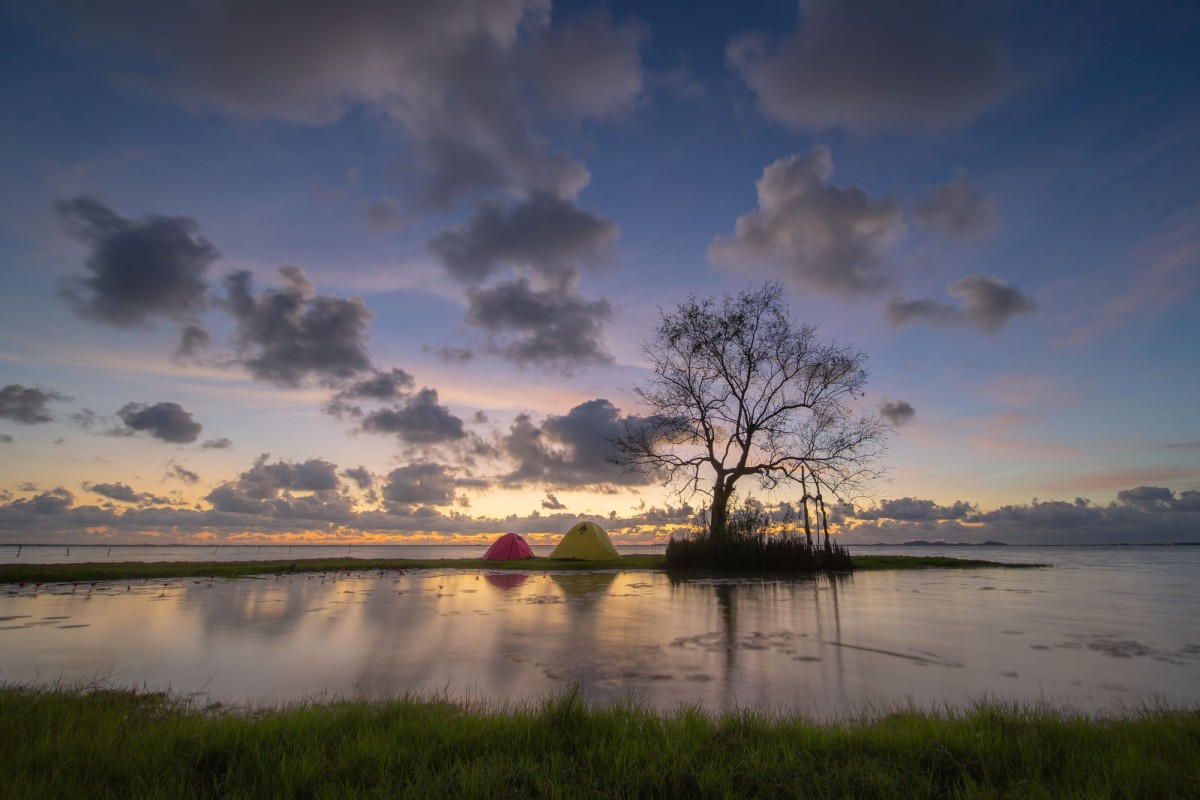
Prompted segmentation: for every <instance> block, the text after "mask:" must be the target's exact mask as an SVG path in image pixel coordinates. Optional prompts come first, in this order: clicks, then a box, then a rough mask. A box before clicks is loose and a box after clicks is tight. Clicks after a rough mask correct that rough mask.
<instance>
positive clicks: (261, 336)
mask: <svg viewBox="0 0 1200 800" xmlns="http://www.w3.org/2000/svg"><path fill="white" fill-rule="evenodd" d="M0 9H2V11H0V37H2V39H0V71H2V72H3V76H4V84H5V86H6V90H5V92H4V94H3V97H2V98H0V166H2V170H3V174H4V176H5V179H4V181H3V182H2V183H0V269H2V270H3V280H4V286H5V288H6V291H5V292H4V293H3V294H2V295H0V390H2V392H3V393H2V394H0V453H2V454H3V458H2V459H0V541H8V542H35V541H47V542H50V541H54V542H57V541H70V542H75V541H93V540H95V541H149V540H158V541H217V540H219V541H266V540H270V539H274V538H287V539H289V540H292V539H294V540H309V541H361V540H368V539H380V540H389V541H391V540H394V541H414V542H417V541H447V540H451V541H455V540H463V541H471V540H483V539H486V538H488V537H490V536H492V535H494V534H495V533H498V532H502V531H505V530H518V531H521V532H523V533H529V534H532V535H534V538H535V539H537V538H539V535H543V534H544V535H545V538H547V540H552V539H553V538H554V537H556V536H557V535H560V534H561V533H562V532H564V531H566V530H567V529H568V528H569V527H570V526H571V524H573V522H574V521H575V520H577V519H579V518H582V517H587V518H594V519H598V520H600V521H602V524H604V525H605V526H606V527H607V528H608V529H609V530H610V532H611V533H613V535H614V538H616V539H618V540H623V541H648V540H651V539H653V538H655V537H658V538H659V539H660V540H661V539H662V537H664V536H665V535H667V532H668V531H669V529H670V526H671V525H672V524H677V523H680V522H686V521H687V520H689V519H691V517H692V516H693V515H694V512H695V509H696V508H698V507H700V506H701V505H702V504H703V498H702V497H691V496H686V495H684V496H680V495H678V494H675V493H672V492H671V491H669V490H668V489H667V488H666V487H662V486H658V485H654V484H652V483H649V482H647V481H646V480H644V479H639V478H637V477H636V476H629V475H624V474H622V473H620V472H619V471H617V470H615V469H614V468H612V467H611V465H609V464H607V462H605V461H604V459H603V454H602V452H601V450H602V446H603V442H604V437H605V436H606V435H607V434H609V433H611V432H612V431H613V430H614V429H615V426H617V425H619V423H620V422H621V420H622V419H623V418H625V417H628V416H636V415H638V414H639V413H641V412H642V411H644V410H643V409H640V408H639V407H638V406H637V404H636V402H635V398H634V395H633V393H632V389H633V387H635V386H636V385H638V384H639V382H640V381H643V380H644V379H645V377H646V375H647V372H646V366H645V362H644V360H643V358H642V356H641V355H640V349H639V348H640V344H641V342H642V341H644V340H646V339H647V338H648V337H649V336H650V335H651V334H652V331H653V326H654V323H655V320H656V317H657V314H658V312H659V309H660V308H663V309H667V310H669V309H671V308H673V307H674V305H675V304H676V303H678V302H681V301H683V300H685V299H686V298H687V296H688V295H689V294H692V293H695V294H697V295H699V296H716V295H721V294H724V293H727V292H737V291H741V290H743V289H747V288H750V287H752V286H756V285H761V284H762V283H763V282H764V281H777V282H780V283H781V284H782V285H783V286H784V287H785V288H786V291H787V297H788V301H789V305H790V307H791V309H792V311H793V313H794V314H795V316H796V317H797V318H799V319H801V320H803V321H805V322H811V323H813V324H816V325H818V326H819V328H820V330H821V332H822V333H823V334H824V335H826V336H829V337H832V338H834V339H836V340H838V341H840V342H843V343H847V344H851V345H854V346H855V347H858V348H860V349H862V350H863V351H864V352H866V353H867V354H868V356H869V369H870V372H871V379H870V382H869V384H868V387H869V389H868V395H867V397H866V398H865V399H864V401H863V402H864V410H866V411H870V412H875V413H883V414H885V416H887V417H888V419H889V421H890V422H891V423H892V424H893V426H894V433H893V434H892V436H891V437H890V440H889V453H888V457H887V465H888V467H889V469H888V471H887V474H886V475H885V477H884V478H883V479H881V480H880V481H878V482H876V484H875V485H874V487H873V491H872V493H871V494H870V495H869V496H866V497H860V498H852V500H853V507H852V508H851V507H843V508H841V509H840V510H839V519H840V521H841V525H842V530H843V531H844V535H845V536H846V537H847V541H854V540H858V541H898V540H904V539H910V538H944V539H947V540H951V541H982V540H984V539H1001V540H1005V541H1014V542H1017V541H1022V542H1051V541H1055V542H1088V541H1184V540H1197V539H1200V425H1198V423H1197V417H1196V412H1195V408H1196V400H1195V398H1196V397H1197V396H1198V395H1200V370H1198V369H1197V366H1198V363H1197V362H1198V357H1197V346H1196V342H1198V341H1200V330H1198V328H1200V323H1198V322H1197V317H1198V314H1197V312H1198V311H1200V295H1198V293H1197V291H1196V284H1197V277H1198V272H1200V191H1198V190H1197V188H1196V187H1197V186H1200V136H1198V131H1200V104H1197V102H1196V100H1195V89H1194V86H1195V77H1196V75H1197V74H1198V72H1200V69H1198V63H1197V62H1198V57H1197V55H1196V53H1197V52H1200V11H1198V10H1197V9H1196V7H1195V5H1194V4H1190V3H1168V2H1156V3H1148V4H1140V5H1138V6H1136V7H1135V6H1131V5H1129V4H1126V3H1092V2H1076V3H1071V2H1063V3H1054V4H1046V3H1034V2H1019V1H1018V0H1012V1H1002V0H980V2H975V3H939V2H930V1H928V0H922V1H921V2H911V3H894V2H885V1H884V0H853V2H849V1H847V2H837V3H834V2H831V1H830V0H804V2H800V3H799V4H796V3H783V2H764V3H744V4H719V5H718V4H714V8H696V7H694V4H683V3H672V2H661V3H625V4H621V3H614V4H608V5H601V4H592V3H565V4H559V3H555V4H551V3H549V2H544V1H543V0H503V2H496V1H495V0H462V1H461V2H447V3H438V4H424V3H387V2H381V0H358V1H357V2H348V3H340V4H325V3H276V2H261V1H258V0H256V1H255V2H245V3H238V4H216V3H208V2H200V1H197V2H194V3H187V4H167V5H164V4H158V3H150V2H142V1H141V0H123V1H120V2H118V1H116V0H112V1H108V2H73V1H72V0H60V1H56V2H38V3H34V2H11V1H10V2H5V3H4V4H3V5H2V6H0ZM746 488H747V490H749V489H750V487H746ZM760 498H761V499H762V500H763V501H764V502H767V503H769V504H774V503H779V502H787V501H788V500H789V495H788V493H787V492H786V491H781V492H777V493H775V494H772V495H765V494H763V495H760Z"/></svg>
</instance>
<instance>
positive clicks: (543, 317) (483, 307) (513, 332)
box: [466, 278, 613, 373]
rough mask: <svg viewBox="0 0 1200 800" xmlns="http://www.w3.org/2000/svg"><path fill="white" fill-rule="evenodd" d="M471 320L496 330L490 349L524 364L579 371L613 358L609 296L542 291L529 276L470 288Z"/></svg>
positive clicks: (469, 308)
mask: <svg viewBox="0 0 1200 800" xmlns="http://www.w3.org/2000/svg"><path fill="white" fill-rule="evenodd" d="M468 301H469V303H468V308H467V316H466V319H467V322H468V323H470V324H472V325H475V326H477V327H479V328H482V329H483V330H485V331H489V332H491V333H492V334H495V337H494V338H493V339H492V341H491V342H490V343H489V350H490V351H491V352H494V353H496V354H498V355H500V356H502V357H504V358H506V359H508V360H509V361H512V362H514V363H516V364H520V365H523V366H543V367H551V368H556V369H560V370H562V371H564V372H568V373H570V372H574V371H576V370H578V369H582V368H584V367H588V366H593V365H603V364H610V363H612V360H613V358H612V356H611V355H610V354H609V353H608V352H607V351H606V350H605V349H604V344H603V341H602V339H603V335H604V324H605V323H606V322H607V321H608V319H609V317H611V316H612V307H611V306H610V305H609V304H608V301H607V300H605V299H603V298H601V299H599V300H591V301H589V300H585V299H584V298H583V297H581V296H580V295H579V294H577V293H576V292H575V291H574V289H572V288H569V287H557V288H550V289H545V290H539V289H536V288H534V287H533V285H532V284H531V283H530V282H529V281H528V280H527V279H525V278H518V279H517V280H515V281H510V282H507V283H502V284H500V285H498V286H495V287H493V288H488V289H471V290H470V291H469V292H468Z"/></svg>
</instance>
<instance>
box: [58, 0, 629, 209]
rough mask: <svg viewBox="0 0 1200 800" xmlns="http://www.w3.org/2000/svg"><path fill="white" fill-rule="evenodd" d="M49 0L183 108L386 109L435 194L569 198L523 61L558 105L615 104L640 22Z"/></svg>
mask: <svg viewBox="0 0 1200 800" xmlns="http://www.w3.org/2000/svg"><path fill="white" fill-rule="evenodd" d="M59 7H60V8H62V9H64V10H65V11H66V14H67V17H68V20H69V22H71V23H72V28H73V30H74V31H75V33H76V35H77V36H78V37H80V38H81V39H83V40H85V41H87V42H88V43H89V44H90V45H92V46H96V45H100V46H103V47H107V48H108V50H109V51H111V52H113V53H114V54H115V55H117V56H118V57H119V59H120V60H119V62H118V63H120V65H121V69H122V72H121V74H120V76H119V79H120V81H121V82H122V83H123V84H124V85H125V86H127V87H131V88H134V89H137V90H141V91H143V92H146V93H149V94H152V95H154V96H157V97H161V98H164V99H167V100H169V101H171V102H173V103H176V104H177V105H179V106H182V107H184V108H186V109H189V110H196V111H208V110H211V109H215V110H217V111H219V112H222V113H225V114H229V115H235V116H240V117H246V118H251V119H282V120H287V121H291V122H298V123H305V124H313V125H322V124H329V123H332V122H334V121H336V120H338V119H340V118H341V117H342V116H343V115H344V114H346V113H347V112H348V111H350V110H352V109H356V108H362V107H369V108H370V109H371V110H372V111H373V112H374V113H381V112H382V113H384V114H386V115H388V116H389V117H390V118H391V119H393V120H395V121H396V122H398V123H399V124H400V126H401V127H402V128H403V131H404V133H405V136H406V138H407V139H408V140H409V141H410V142H411V143H412V144H413V146H414V147H413V152H412V159H411V162H410V168H411V169H412V171H413V172H414V173H415V174H416V175H417V176H419V177H420V178H421V179H422V181H423V182H424V184H425V187H424V193H425V195H426V197H427V198H428V199H429V200H430V201H432V202H434V203H438V204H443V205H448V204H450V203H453V202H455V201H456V200H457V199H459V198H461V197H463V196H464V195H467V194H469V193H472V192H476V191H479V190H512V189H516V190H519V191H533V190H537V189H542V190H546V191H551V192H553V193H555V194H557V195H559V196H564V197H565V196H573V195H574V194H575V193H576V192H578V191H579V190H580V189H581V188H582V187H583V186H584V185H586V183H587V182H588V179H589V175H588V172H587V170H586V169H585V168H584V167H583V165H581V164H579V163H578V162H576V161H574V160H572V159H571V158H569V157H567V156H565V155H563V154H561V153H554V152H547V149H546V147H545V144H544V141H543V139H542V137H540V136H538V135H537V134H536V133H534V132H533V131H532V130H531V119H530V113H529V110H528V109H527V108H526V106H527V105H528V103H527V102H526V101H527V99H528V95H529V92H528V90H527V85H526V82H525V81H524V80H523V79H524V78H526V77H527V76H526V75H524V74H523V71H522V70H523V65H526V64H528V65H530V66H531V67H543V66H544V67H545V68H556V69H557V70H558V73H559V74H557V75H546V76H543V78H542V79H541V80H539V81H538V83H537V86H538V87H539V88H540V92H539V93H538V95H537V96H539V97H541V98H542V99H543V100H544V101H545V103H546V104H547V105H549V106H553V107H554V108H555V109H557V110H559V111H563V112H567V113H572V114H579V115H587V116H598V115H603V114H608V113H619V112H620V111H621V110H623V109H624V108H625V107H626V106H627V104H628V102H629V98H630V94H631V92H633V93H636V91H637V88H638V87H637V85H636V80H637V76H636V71H637V69H638V62H637V47H638V45H639V44H640V41H641V38H640V35H639V33H638V27H637V25H636V23H629V24H628V25H622V26H613V25H611V24H609V23H608V22H607V20H606V18H604V17H592V18H586V19H584V20H583V21H582V22H579V23H571V24H569V25H567V26H566V27H565V28H564V29H563V31H562V33H561V34H559V33H558V32H557V31H556V30H555V29H554V28H552V27H550V14H549V2H548V0H461V1H460V2H453V3H397V2H391V0H350V2H345V3H339V4H337V5H336V6H335V5H331V4H328V3H290V4H283V5H280V4H278V3H272V2H265V1H257V2H256V1H253V0H247V1H246V2H238V3H228V4H220V5H217V6H210V5H200V6H191V5H185V6H180V7H174V6H172V7H170V8H168V7H167V6H158V5H155V4H138V7H137V8H136V11H135V10H134V9H128V10H125V13H119V12H118V11H116V10H114V9H112V8H105V9H101V8H99V7H97V6H96V5H95V4H94V3H89V2H85V0H60V2H59ZM585 37H590V41H585ZM572 49H574V50H576V51H577V52H576V53H575V54H574V56H575V57H574V59H571V56H572V53H571V52H570V51H571V50H572ZM585 60H586V63H582V62H583V61H585ZM575 61H579V62H581V63H578V64H576V63H574V62H575ZM584 92H586V93H587V96H586V97H585V96H584V95H583V93H584Z"/></svg>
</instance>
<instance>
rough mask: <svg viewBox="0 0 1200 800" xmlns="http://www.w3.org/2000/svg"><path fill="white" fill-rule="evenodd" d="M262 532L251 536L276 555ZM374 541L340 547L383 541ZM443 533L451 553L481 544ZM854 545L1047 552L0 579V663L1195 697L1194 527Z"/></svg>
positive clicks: (834, 702)
mask: <svg viewBox="0 0 1200 800" xmlns="http://www.w3.org/2000/svg"><path fill="white" fill-rule="evenodd" d="M2 549H3V551H4V552H0V559H3V560H5V561H10V560H16V558H15V557H14V556H12V554H10V553H9V552H7V551H9V550H15V548H13V547H12V546H9V545H5V546H4V547H3V548H2ZM37 549H38V548H32V550H37ZM99 549H100V550H105V549H106V548H103V547H101V548H99ZM151 549H155V548H117V547H114V548H112V551H113V552H112V554H111V556H106V557H105V558H100V557H92V558H88V557H85V556H81V555H79V554H78V551H77V548H75V547H72V552H71V555H70V557H69V559H68V558H67V557H64V554H63V553H62V548H59V556H60V557H47V560H52V561H66V560H71V561H75V560H94V561H103V560H113V561H117V560H122V561H124V560H135V558H134V557H131V555H130V551H139V550H145V551H148V550H151ZM166 549H170V550H186V551H188V553H189V554H190V552H191V551H192V550H196V551H199V552H200V554H201V555H200V556H199V557H198V558H197V559H192V558H191V557H188V558H186V559H173V560H204V559H208V558H210V557H211V555H210V554H211V551H212V548H166ZM227 549H228V551H230V552H227ZM250 549H253V548H232V547H230V548H226V547H222V548H221V549H220V552H218V554H217V557H218V558H220V559H222V560H233V558H232V555H233V552H232V551H235V550H236V551H239V552H241V553H242V555H244V556H245V557H250V555H249V553H248V552H246V551H248V550H250ZM268 549H269V548H266V547H264V548H263V551H264V552H263V553H262V554H261V555H259V557H260V558H264V559H265V558H278V557H280V556H279V555H277V554H276V553H274V552H272V553H267V552H265V551H267V550H268ZM271 549H274V548H271ZM281 549H282V548H281ZM297 549H299V548H297ZM330 549H331V550H332V551H336V552H335V553H331V554H336V555H344V554H345V552H344V551H345V550H346V548H330ZM379 549H381V548H370V547H363V548H361V552H360V551H359V548H357V547H356V548H354V553H353V554H354V555H361V556H363V557H388V555H382V556H381V555H379V554H378V553H377V552H372V551H377V550H379ZM382 549H385V550H388V551H389V555H390V556H391V557H403V555H404V554H408V553H411V552H412V548H405V547H390V548H389V547H387V546H384V547H383V548H382ZM431 549H433V550H439V551H440V550H443V549H445V548H431ZM451 549H453V550H454V551H455V554H454V555H453V556H450V557H463V558H466V557H476V556H478V555H481V554H482V549H483V548H451ZM308 550H309V549H308V548H305V552H304V553H303V556H304V557H310V555H311V554H310V552H308ZM621 550H622V551H623V552H626V553H631V552H645V550H644V549H641V548H621ZM477 551H478V552H477ZM854 551H855V552H859V553H902V554H909V555H927V554H936V555H951V556H958V557H964V558H985V559H991V560H997V561H1010V562H1025V563H1031V562H1040V563H1050V564H1053V565H1054V566H1053V567H1052V568H1048V569H1037V570H1004V569H969V570H946V569H927V570H919V571H902V572H860V573H857V574H854V575H851V576H845V577H840V578H818V579H790V580H745V579H738V580H723V579H690V580H675V579H672V578H670V577H668V576H667V575H666V574H664V573H652V572H620V571H616V572H614V571H599V572H583V573H576V572H570V573H567V572H540V573H530V574H526V573H511V572H504V571H502V570H445V569H440V570H410V571H405V572H402V573H397V572H395V571H391V572H387V573H379V572H372V573H368V574H351V573H342V574H332V573H331V574H326V575H319V574H312V575H306V574H299V575H288V576H280V577H274V576H272V577H270V578H247V579H239V580H208V579H177V580H170V581H157V582H153V581H152V582H145V581H119V582H107V583H100V584H97V585H96V586H94V587H92V586H89V585H87V584H81V585H79V586H72V585H71V584H65V585H63V584H57V585H45V586H42V587H32V586H26V587H23V588H18V587H16V586H8V587H5V588H4V593H3V594H0V680H3V681H6V682H11V683H30V682H32V683H40V684H48V683H53V682H57V681H62V682H65V683H68V684H76V683H92V682H95V683H97V684H102V685H116V686H133V687H137V688H146V689H170V690H172V691H175V692H177V693H180V694H183V695H190V696H193V697H195V698H196V699H197V700H199V701H201V702H215V701H219V702H222V703H235V704H242V703H249V704H268V703H269V704H275V703H287V702H291V701H297V700H304V699H328V698H333V697H351V698H353V697H361V696H366V697H378V696H383V695H387V694H399V693H403V692H405V691H415V692H418V693H422V694H442V695H448V696H450V697H453V698H456V699H466V700H482V701H487V702H490V703H502V702H525V701H537V700H539V699H542V698H545V697H547V696H550V695H552V694H555V693H558V692H561V691H562V690H564V689H565V688H567V687H568V686H570V685H571V684H572V683H578V684H579V685H580V686H581V687H582V689H583V690H584V692H585V693H586V695H587V696H588V697H590V698H592V699H593V700H597V701H605V700H608V699H613V698H625V697H635V698H637V699H639V700H640V701H642V702H644V703H646V704H648V705H650V706H653V707H656V708H660V709H673V708H675V707H677V706H679V705H697V706H701V707H704V708H706V709H709V710H712V711H723V710H731V709H739V708H760V709H761V708H766V709H773V710H789V711H797V712H800V713H804V714H807V715H811V716H815V717H820V718H826V719H828V718H835V717H838V716H842V715H845V714H850V713H854V712H856V711H859V710H869V709H875V710H881V709H890V708H895V707H897V706H905V705H908V704H913V705H915V706H917V707H919V708H923V709H929V708H933V707H935V706H940V705H942V704H950V705H955V706H961V705H965V704H968V703H971V702H972V701H975V700H978V699H980V698H985V697H986V698H990V699H993V700H1017V701H1021V702H1025V703H1039V702H1048V703H1052V704H1054V705H1056V706H1062V707H1069V708H1073V709H1078V710H1082V711H1087V712H1089V713H1101V714H1103V713H1110V712H1117V711H1120V710H1121V709H1122V708H1130V707H1136V706H1139V705H1141V704H1144V703H1164V704H1172V705H1190V706H1196V705H1200V623H1197V620H1198V619H1200V596H1198V594H1197V592H1196V591H1195V585H1196V579H1197V576H1200V547H1062V548H1058V547H996V548H990V547H971V548H955V547H940V548H912V547H903V548H855V549H854ZM30 553H31V549H30V548H26V549H24V550H23V552H22V553H21V556H20V559H22V560H24V559H26V558H31V557H32V556H31V555H30ZM92 555H93V556H95V555H97V554H96V553H92ZM296 555H297V556H299V555H300V554H296ZM314 557H315V556H314ZM426 557H445V556H443V555H440V554H434V555H426ZM137 560H168V559H166V558H165V557H164V556H163V555H162V554H161V553H160V554H159V555H158V556H157V557H150V558H144V559H143V558H138V559H137Z"/></svg>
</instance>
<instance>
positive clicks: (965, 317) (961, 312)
mask: <svg viewBox="0 0 1200 800" xmlns="http://www.w3.org/2000/svg"><path fill="white" fill-rule="evenodd" d="M950 294H952V295H954V296H955V297H957V298H959V299H960V300H961V301H962V305H961V307H955V306H951V305H948V304H946V303H940V302H938V301H936V300H929V299H922V300H905V299H903V298H900V297H896V298H893V299H892V300H890V301H889V302H888V305H887V317H888V320H889V321H890V322H891V323H892V324H893V325H897V326H899V325H906V324H908V323H911V322H924V323H926V324H928V325H934V326H940V325H962V324H966V325H971V326H973V327H976V328H978V329H979V330H981V331H983V332H984V333H994V332H995V331H998V330H1000V328H1002V327H1003V326H1004V323H1006V322H1008V320H1009V319H1010V318H1011V317H1013V316H1014V315H1016V314H1027V313H1029V312H1031V311H1033V310H1034V309H1036V308H1037V303H1036V302H1035V301H1034V299H1033V298H1032V297H1030V296H1028V295H1026V294H1025V293H1023V292H1022V291H1021V290H1019V289H1017V288H1016V287H1014V286H1009V285H1008V284H1007V283H1005V282H1004V280H1003V279H1001V278H997V277H995V276H987V275H969V276H967V277H965V278H963V279H962V280H960V281H959V282H958V283H956V284H954V286H952V287H951V288H950Z"/></svg>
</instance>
